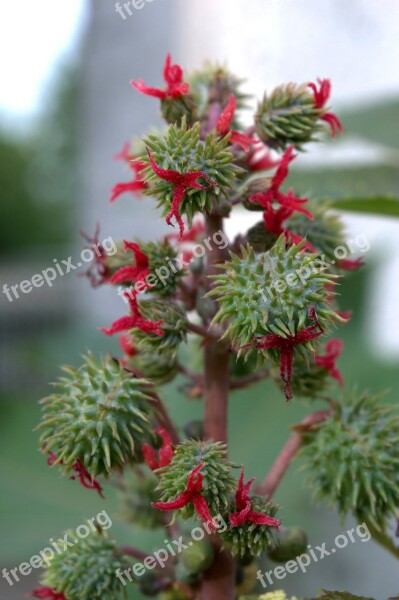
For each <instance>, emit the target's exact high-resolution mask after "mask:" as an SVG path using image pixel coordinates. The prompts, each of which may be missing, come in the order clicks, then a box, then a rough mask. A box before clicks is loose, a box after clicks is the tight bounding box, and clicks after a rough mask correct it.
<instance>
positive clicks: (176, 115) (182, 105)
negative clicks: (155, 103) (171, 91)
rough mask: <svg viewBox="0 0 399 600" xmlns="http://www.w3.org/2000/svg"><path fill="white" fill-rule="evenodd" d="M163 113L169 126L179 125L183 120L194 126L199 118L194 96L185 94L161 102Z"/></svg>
mask: <svg viewBox="0 0 399 600" xmlns="http://www.w3.org/2000/svg"><path fill="white" fill-rule="evenodd" d="M161 112H162V116H163V118H164V119H165V121H166V122H167V123H169V124H173V123H176V124H177V125H179V124H180V123H181V121H182V120H183V119H185V120H186V121H187V123H188V124H189V125H193V124H194V122H195V120H196V116H197V106H196V102H195V98H194V96H193V95H192V94H184V95H182V96H179V97H178V98H165V99H164V100H161Z"/></svg>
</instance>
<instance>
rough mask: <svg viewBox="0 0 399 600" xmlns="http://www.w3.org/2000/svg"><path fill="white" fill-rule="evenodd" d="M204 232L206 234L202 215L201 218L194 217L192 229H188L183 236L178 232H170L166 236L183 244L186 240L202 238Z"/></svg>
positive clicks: (195, 240) (196, 240)
mask: <svg viewBox="0 0 399 600" xmlns="http://www.w3.org/2000/svg"><path fill="white" fill-rule="evenodd" d="M204 234H205V223H204V221H203V220H202V219H201V217H199V218H195V219H194V222H193V224H192V225H191V227H190V229H189V230H188V231H186V232H185V233H183V235H182V236H181V237H180V236H179V234H177V233H169V234H168V235H167V236H166V239H168V240H178V241H179V242H180V243H182V244H183V243H184V242H198V241H199V240H201V239H202V238H203V236H204Z"/></svg>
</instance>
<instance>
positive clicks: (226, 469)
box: [158, 440, 236, 520]
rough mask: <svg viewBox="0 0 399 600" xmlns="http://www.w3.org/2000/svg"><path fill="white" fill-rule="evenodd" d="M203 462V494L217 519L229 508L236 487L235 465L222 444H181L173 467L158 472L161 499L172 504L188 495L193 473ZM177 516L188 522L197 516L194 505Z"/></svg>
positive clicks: (179, 511)
mask: <svg viewBox="0 0 399 600" xmlns="http://www.w3.org/2000/svg"><path fill="white" fill-rule="evenodd" d="M200 463H204V466H203V468H202V469H201V473H202V475H203V478H204V479H203V492H202V494H203V496H204V498H205V500H206V502H207V504H208V506H209V509H210V511H211V515H212V517H216V516H217V515H218V514H219V513H225V511H226V510H227V509H228V507H229V495H230V493H231V492H233V490H234V488H235V485H236V481H235V478H234V477H233V476H232V474H231V470H232V469H233V467H234V465H233V463H231V462H230V461H229V460H227V459H226V446H225V444H222V443H220V442H214V443H212V442H202V441H194V440H186V441H185V442H183V443H182V444H179V445H178V446H177V447H176V450H175V454H174V456H173V458H172V462H171V463H170V465H169V466H168V467H165V468H163V469H162V470H161V471H158V473H160V480H159V485H158V489H159V491H160V493H161V500H162V501H163V502H170V501H171V500H174V499H175V498H176V497H177V496H178V495H179V494H180V493H181V492H184V491H185V489H186V485H187V480H188V476H189V474H190V472H191V471H192V470H193V469H194V468H195V467H197V466H198V465H199V464H200ZM177 516H181V517H182V518H183V519H184V520H186V519H188V518H190V517H192V516H194V509H193V506H192V505H191V504H189V505H188V506H185V507H184V508H182V509H179V510H177V511H175V513H174V518H176V517H177Z"/></svg>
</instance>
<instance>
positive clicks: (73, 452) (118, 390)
mask: <svg viewBox="0 0 399 600" xmlns="http://www.w3.org/2000/svg"><path fill="white" fill-rule="evenodd" d="M63 370H64V372H65V373H66V376H65V377H61V378H60V379H59V380H58V382H57V383H55V388H56V392H55V393H54V394H52V395H51V396H48V397H47V398H44V399H43V400H42V403H43V405H44V408H43V416H42V422H41V423H40V425H39V428H40V429H42V430H43V433H42V435H41V438H40V446H41V449H42V452H43V453H48V452H53V453H54V454H55V455H56V457H57V463H59V464H61V463H62V464H63V468H64V471H65V472H69V471H70V469H71V468H72V466H73V465H74V463H75V461H76V460H77V459H80V461H81V463H82V464H83V465H84V467H85V468H86V469H87V470H88V472H89V473H90V475H92V476H93V477H95V476H96V475H99V474H101V475H105V476H108V475H109V474H110V472H111V471H112V469H115V468H123V467H124V466H125V465H126V464H127V463H134V462H138V461H140V459H141V453H140V448H141V446H142V444H143V443H144V442H146V441H150V440H151V439H152V435H153V434H152V431H153V425H152V423H151V420H152V417H153V408H152V405H151V396H150V395H149V392H150V389H151V388H150V384H149V382H148V381H147V380H145V379H137V378H134V377H132V376H131V375H130V374H128V373H127V372H126V371H124V370H123V369H122V368H121V367H120V365H119V364H118V362H117V361H115V360H113V359H112V358H110V357H105V358H102V359H101V362H98V361H97V360H96V359H95V358H94V357H93V356H92V355H91V354H89V355H87V356H86V357H85V363H84V364H83V365H82V366H81V367H80V368H79V369H75V368H73V367H64V368H63Z"/></svg>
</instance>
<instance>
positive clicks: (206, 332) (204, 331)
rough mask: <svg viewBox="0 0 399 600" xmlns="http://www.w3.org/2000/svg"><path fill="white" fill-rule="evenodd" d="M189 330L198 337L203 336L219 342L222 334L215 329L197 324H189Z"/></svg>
mask: <svg viewBox="0 0 399 600" xmlns="http://www.w3.org/2000/svg"><path fill="white" fill-rule="evenodd" d="M188 329H189V331H192V332H193V333H197V334H198V335H202V337H204V338H208V339H211V340H218V339H219V338H220V336H221V333H220V332H219V331H217V330H216V329H214V328H208V327H203V326H202V325H197V324H196V323H192V322H191V321H189V322H188Z"/></svg>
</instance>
